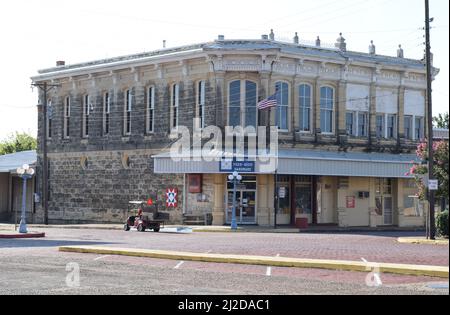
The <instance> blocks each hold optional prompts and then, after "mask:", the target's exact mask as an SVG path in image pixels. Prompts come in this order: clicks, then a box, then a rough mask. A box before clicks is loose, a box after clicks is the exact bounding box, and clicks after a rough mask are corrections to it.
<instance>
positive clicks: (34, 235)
mask: <svg viewBox="0 0 450 315" xmlns="http://www.w3.org/2000/svg"><path fill="white" fill-rule="evenodd" d="M43 237H45V233H27V234H0V239H24V238H43Z"/></svg>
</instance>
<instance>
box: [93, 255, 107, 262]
mask: <svg viewBox="0 0 450 315" xmlns="http://www.w3.org/2000/svg"><path fill="white" fill-rule="evenodd" d="M110 256H111V255H105V256H100V257H97V258H95V259H94V261H99V260H100V259H103V258H106V257H110Z"/></svg>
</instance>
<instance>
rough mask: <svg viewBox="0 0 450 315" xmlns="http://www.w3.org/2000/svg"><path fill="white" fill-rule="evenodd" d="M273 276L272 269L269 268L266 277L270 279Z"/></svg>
mask: <svg viewBox="0 0 450 315" xmlns="http://www.w3.org/2000/svg"><path fill="white" fill-rule="evenodd" d="M271 274H272V267H267V271H266V276H268V277H270V275H271Z"/></svg>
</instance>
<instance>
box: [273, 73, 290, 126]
mask: <svg viewBox="0 0 450 315" xmlns="http://www.w3.org/2000/svg"><path fill="white" fill-rule="evenodd" d="M275 90H276V91H277V94H276V95H277V113H276V123H277V126H278V129H280V130H288V129H289V127H288V126H289V125H288V113H289V84H287V83H285V82H277V83H276V84H275Z"/></svg>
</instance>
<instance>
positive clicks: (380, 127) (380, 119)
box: [376, 114, 385, 139]
mask: <svg viewBox="0 0 450 315" xmlns="http://www.w3.org/2000/svg"><path fill="white" fill-rule="evenodd" d="M384 116H385V115H384V114H377V118H376V133H377V138H378V139H381V138H384V137H385V123H384V121H385V119H384Z"/></svg>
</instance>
